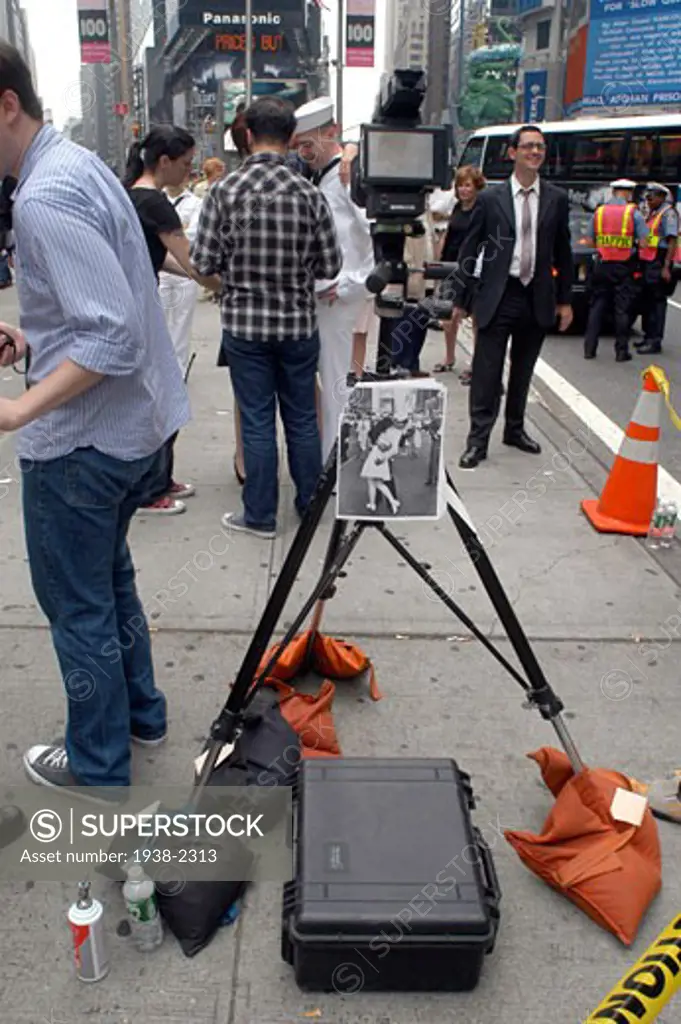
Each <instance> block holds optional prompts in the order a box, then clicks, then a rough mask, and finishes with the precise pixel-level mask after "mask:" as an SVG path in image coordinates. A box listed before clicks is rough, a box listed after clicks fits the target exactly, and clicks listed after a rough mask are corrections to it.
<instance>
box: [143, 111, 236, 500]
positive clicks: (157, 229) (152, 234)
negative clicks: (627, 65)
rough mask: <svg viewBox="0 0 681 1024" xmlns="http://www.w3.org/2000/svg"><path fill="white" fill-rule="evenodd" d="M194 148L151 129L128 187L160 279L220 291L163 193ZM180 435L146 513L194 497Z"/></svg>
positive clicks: (177, 180)
mask: <svg viewBox="0 0 681 1024" xmlns="http://www.w3.org/2000/svg"><path fill="white" fill-rule="evenodd" d="M194 150H195V143H194V139H193V137H192V136H191V135H190V134H189V132H186V131H185V130H184V129H183V128H177V127H175V126H174V125H161V126H159V127H158V128H152V129H151V131H150V132H149V134H148V135H147V137H146V138H145V139H144V140H143V141H142V142H136V143H135V144H134V145H133V146H132V147H131V149H130V153H129V155H128V163H127V167H126V172H125V177H124V179H123V184H124V185H125V187H126V188H127V190H128V195H129V196H130V199H131V201H132V204H133V206H134V207H135V210H136V211H137V216H138V217H139V219H140V223H141V225H142V230H143V231H144V237H145V238H146V241H147V246H148V248H149V256H150V258H151V263H152V266H153V268H154V273H155V274H156V279H157V280H158V276H159V272H160V271H161V270H165V271H167V272H169V273H171V274H177V275H178V276H180V277H191V278H193V279H194V280H195V281H197V282H198V283H199V284H201V285H203V286H204V287H205V288H210V289H212V290H213V291H215V292H219V291H220V287H221V283H220V279H219V277H203V276H202V275H201V274H197V273H196V271H195V270H194V267H193V266H192V262H191V259H190V254H189V248H190V247H189V240H188V239H187V236H186V235H185V233H184V231H183V229H182V222H181V220H180V218H179V215H178V213H177V211H176V210H175V208H174V206H173V205H172V203H171V202H170V200H169V199H168V197H167V196H166V195H165V193H164V192H163V189H164V188H166V187H167V186H177V185H181V184H182V182H183V181H185V180H186V179H187V178H188V176H189V174H190V172H191V169H192V162H193V160H194ZM176 439H177V435H175V437H172V438H171V439H170V440H169V441H168V444H167V460H166V470H165V472H164V475H163V477H162V479H160V480H159V483H158V487H157V488H156V489H155V490H154V492H153V493H152V494H151V495H150V499H149V503H148V504H147V505H145V506H143V509H144V511H146V512H155V513H158V514H160V515H176V514H177V513H179V512H184V511H185V507H186V506H185V505H184V502H182V501H181V500H180V499H181V498H187V497H189V496H190V495H192V494H193V493H194V488H193V487H192V485H191V484H181V483H176V482H175V480H174V478H173V468H174V458H173V450H174V445H175V441H176Z"/></svg>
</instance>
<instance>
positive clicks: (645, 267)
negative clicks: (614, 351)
mask: <svg viewBox="0 0 681 1024" xmlns="http://www.w3.org/2000/svg"><path fill="white" fill-rule="evenodd" d="M646 199H647V200H648V219H647V224H648V230H649V232H650V235H649V238H648V241H647V242H646V243H645V244H644V245H641V247H640V248H639V259H640V260H641V270H642V272H643V288H642V322H643V340H642V341H637V342H634V346H635V348H637V349H638V351H639V353H640V355H646V356H648V355H650V356H653V355H658V354H659V353H660V352H661V351H662V339H663V338H664V329H665V324H666V322H667V299H668V298H669V296H670V295H671V294H672V292H673V291H674V288H675V286H676V278H675V265H674V260H675V257H676V248H677V238H678V235H679V215H678V213H677V211H676V209H675V207H674V206H673V205H672V197H671V194H670V192H669V189H667V188H665V186H664V185H660V184H658V182H656V181H653V182H651V183H650V184H649V185H648V187H647V189H646Z"/></svg>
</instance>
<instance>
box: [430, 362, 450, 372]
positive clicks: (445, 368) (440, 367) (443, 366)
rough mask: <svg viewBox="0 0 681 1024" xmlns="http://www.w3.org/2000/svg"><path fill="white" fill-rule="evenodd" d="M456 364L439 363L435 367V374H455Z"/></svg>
mask: <svg viewBox="0 0 681 1024" xmlns="http://www.w3.org/2000/svg"><path fill="white" fill-rule="evenodd" d="M454 365H455V364H454V363H437V364H436V365H435V366H434V367H433V373H454Z"/></svg>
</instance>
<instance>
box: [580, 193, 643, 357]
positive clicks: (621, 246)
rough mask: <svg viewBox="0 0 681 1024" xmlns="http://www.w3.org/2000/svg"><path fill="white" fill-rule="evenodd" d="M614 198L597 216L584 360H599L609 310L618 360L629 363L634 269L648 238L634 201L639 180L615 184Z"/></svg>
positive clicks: (592, 228) (592, 232) (593, 224)
mask: <svg viewBox="0 0 681 1024" xmlns="http://www.w3.org/2000/svg"><path fill="white" fill-rule="evenodd" d="M610 187H611V189H612V194H613V195H612V199H610V200H609V201H608V202H607V203H604V204H603V205H602V206H599V207H598V209H597V210H596V212H595V213H594V217H593V223H592V227H591V238H592V240H593V241H594V243H595V248H596V250H597V252H598V259H597V261H596V265H595V266H594V271H593V276H592V279H591V306H590V309H589V319H588V322H587V326H586V333H585V335H584V358H585V359H595V357H596V351H597V349H598V341H599V337H600V333H601V329H602V325H603V318H604V316H605V314H606V311H607V309H608V307H610V308H612V309H613V313H614V320H615V358H616V360H617V362H618V363H625V362H628V361H629V360H630V359H631V358H632V356H631V352H630V351H629V337H630V333H631V311H632V305H633V300H634V296H635V286H634V270H635V269H636V267H637V265H638V259H637V248H638V244H637V243H639V242H642V241H644V240H645V239H647V237H648V227H647V225H646V222H645V220H644V218H643V214H642V213H641V211H640V210H639V209H638V207H637V206H636V205H635V203H634V202H633V198H634V190H635V188H636V182H635V181H629V179H627V178H620V179H619V180H618V181H613V183H612V185H611V186H610Z"/></svg>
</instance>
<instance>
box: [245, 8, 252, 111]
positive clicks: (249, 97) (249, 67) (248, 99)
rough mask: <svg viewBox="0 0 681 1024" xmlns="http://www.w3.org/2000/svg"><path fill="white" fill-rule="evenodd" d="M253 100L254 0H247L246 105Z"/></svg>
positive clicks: (248, 105)
mask: <svg viewBox="0 0 681 1024" xmlns="http://www.w3.org/2000/svg"><path fill="white" fill-rule="evenodd" d="M252 102H253V0H246V106H247V107H250V105H251V103H252Z"/></svg>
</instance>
